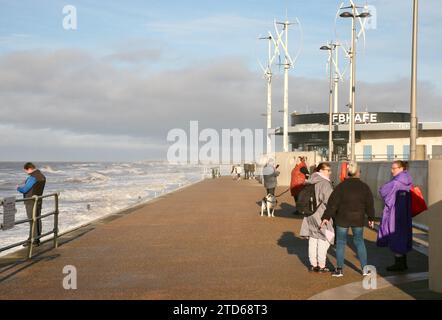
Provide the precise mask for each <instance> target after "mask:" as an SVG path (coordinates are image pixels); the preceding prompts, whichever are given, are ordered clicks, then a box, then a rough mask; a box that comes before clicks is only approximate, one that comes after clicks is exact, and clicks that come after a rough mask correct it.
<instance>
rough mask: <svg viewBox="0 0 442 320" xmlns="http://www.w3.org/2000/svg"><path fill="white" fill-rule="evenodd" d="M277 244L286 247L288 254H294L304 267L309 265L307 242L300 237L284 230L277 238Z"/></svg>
mask: <svg viewBox="0 0 442 320" xmlns="http://www.w3.org/2000/svg"><path fill="white" fill-rule="evenodd" d="M277 243H278V246H280V247H282V248H286V249H287V253H288V254H293V255H296V256H297V257H298V259H299V261H301V262H302V264H303V265H304V266H305V267H306V268H309V267H310V262H309V259H308V250H307V247H306V245H307V242H306V241H305V240H303V239H301V238H298V237H296V236H295V234H294V233H293V232H291V231H285V232H283V233H282V235H281V237H280V238H279V239H278V242H277Z"/></svg>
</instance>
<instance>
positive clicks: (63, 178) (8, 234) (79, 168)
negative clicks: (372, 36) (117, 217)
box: [0, 161, 209, 255]
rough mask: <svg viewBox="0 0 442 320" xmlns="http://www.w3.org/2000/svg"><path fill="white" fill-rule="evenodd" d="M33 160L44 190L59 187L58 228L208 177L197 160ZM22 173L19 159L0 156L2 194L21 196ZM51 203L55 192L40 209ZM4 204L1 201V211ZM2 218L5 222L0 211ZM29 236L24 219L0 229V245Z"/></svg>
mask: <svg viewBox="0 0 442 320" xmlns="http://www.w3.org/2000/svg"><path fill="white" fill-rule="evenodd" d="M36 165H37V166H38V168H39V169H40V171H41V172H42V173H43V174H44V175H45V176H46V179H47V181H46V187H45V194H50V193H55V192H58V193H60V197H59V212H60V215H59V230H60V233H62V232H66V231H69V230H71V229H75V228H77V227H79V226H82V225H84V224H87V223H88V222H90V221H93V220H96V219H98V218H101V217H104V216H106V215H108V214H111V213H115V212H118V211H120V210H123V209H125V208H129V207H131V206H134V205H136V204H141V203H143V202H147V201H149V200H151V199H154V198H156V197H159V196H161V195H163V194H165V193H168V192H172V191H174V190H177V189H179V188H181V187H184V186H187V185H190V184H193V183H196V182H198V181H201V180H202V179H204V178H207V177H209V175H208V173H207V172H208V171H207V169H206V168H204V167H202V166H200V165H178V164H177V165H175V164H170V163H168V162H167V161H139V162H41V163H36ZM26 177H27V174H26V173H25V172H24V171H23V162H0V198H6V197H10V196H15V197H16V198H22V195H21V194H20V193H18V192H17V191H16V186H17V185H19V184H22V183H23V182H24V181H25V179H26ZM53 208H54V201H53V198H49V199H46V200H45V201H44V205H43V214H44V213H47V212H50V211H52V210H53ZM2 210H3V209H2V208H1V207H0V213H2ZM21 219H26V212H25V209H24V205H23V203H22V202H18V203H17V215H16V221H18V220H21ZM0 222H3V215H1V214H0ZM52 228H53V218H52V217H50V218H46V219H43V233H45V232H48V231H50V230H52ZM28 236H29V224H27V223H26V224H21V225H17V226H15V227H14V228H13V229H10V230H0V248H2V247H5V246H7V245H11V244H13V243H17V242H20V241H24V240H26V239H27V238H28ZM17 249H19V248H17ZM17 249H15V250H17ZM13 250H14V249H11V250H8V251H5V252H3V253H0V255H4V254H7V253H9V252H11V251H13Z"/></svg>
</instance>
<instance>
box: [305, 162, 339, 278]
mask: <svg viewBox="0 0 442 320" xmlns="http://www.w3.org/2000/svg"><path fill="white" fill-rule="evenodd" d="M330 176H331V168H330V164H328V163H326V162H323V163H320V164H319V165H318V167H317V168H316V172H315V173H313V174H312V176H311V177H310V179H309V180H308V182H307V183H312V184H314V185H315V196H316V203H317V206H318V207H317V210H316V211H315V213H314V214H312V215H311V216H309V217H305V218H304V220H303V221H302V225H301V231H300V236H301V237H306V238H308V239H309V242H308V256H309V260H310V265H311V266H310V271H315V272H329V271H330V270H329V269H328V268H327V267H326V260H327V251H328V248H329V247H330V244H331V242H332V241H333V240H332V239H327V237H326V230H328V231H329V232H330V233H334V230H333V222H332V220H330V222H329V223H328V224H327V225H324V226H322V227H321V222H322V221H321V218H322V215H323V214H324V211H325V209H326V206H327V201H328V198H329V197H330V195H331V193H332V192H333V186H332V183H331V181H330Z"/></svg>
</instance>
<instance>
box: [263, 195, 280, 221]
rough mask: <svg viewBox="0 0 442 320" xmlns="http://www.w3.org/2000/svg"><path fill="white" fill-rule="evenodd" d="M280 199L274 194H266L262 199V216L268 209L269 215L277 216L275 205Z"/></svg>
mask: <svg viewBox="0 0 442 320" xmlns="http://www.w3.org/2000/svg"><path fill="white" fill-rule="evenodd" d="M277 202H278V201H276V197H275V196H274V195H273V194H270V193H269V194H268V195H266V196H265V197H264V198H263V199H262V201H261V217H262V216H263V215H264V211H266V210H267V216H268V217H269V218H271V217H275V207H276V204H277Z"/></svg>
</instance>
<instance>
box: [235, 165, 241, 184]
mask: <svg viewBox="0 0 442 320" xmlns="http://www.w3.org/2000/svg"><path fill="white" fill-rule="evenodd" d="M241 175H242V166H241V165H240V164H239V165H237V166H236V180H237V181H239V180H241Z"/></svg>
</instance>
